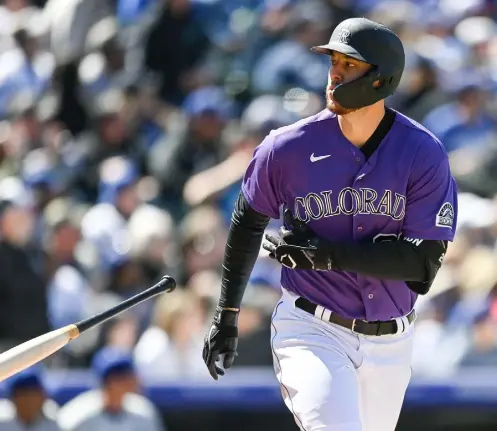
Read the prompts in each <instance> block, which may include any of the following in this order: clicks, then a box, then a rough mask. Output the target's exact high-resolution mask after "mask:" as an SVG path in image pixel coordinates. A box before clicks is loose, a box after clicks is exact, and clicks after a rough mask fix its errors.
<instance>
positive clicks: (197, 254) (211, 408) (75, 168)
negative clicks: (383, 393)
mask: <svg viewBox="0 0 497 431" xmlns="http://www.w3.org/2000/svg"><path fill="white" fill-rule="evenodd" d="M351 16H368V17H370V18H372V19H375V20H378V21H380V22H382V23H384V24H386V25H388V26H390V27H392V28H393V29H394V30H395V31H396V32H397V33H398V34H399V35H400V36H401V38H402V40H403V41H404V43H405V48H406V53H407V66H406V71H405V73H404V76H403V79H402V82H401V86H400V88H399V91H398V92H397V94H395V95H394V96H393V97H391V98H389V100H388V101H387V102H388V104H389V105H390V106H391V107H393V108H395V109H398V110H401V111H402V112H404V113H405V114H407V115H409V116H411V117H412V118H414V119H415V120H416V121H418V122H420V123H421V124H423V125H425V126H426V127H428V128H429V129H431V130H432V131H433V132H434V133H435V134H436V135H437V136H438V137H439V138H440V139H441V140H442V142H443V143H444V145H445V146H446V149H447V151H448V153H449V156H450V159H451V164H452V169H453V173H454V175H455V177H456V179H457V182H458V185H459V191H460V196H459V207H460V214H459V229H458V233H457V237H456V239H455V242H454V243H453V244H452V245H451V247H450V248H449V253H448V255H447V257H446V259H445V264H444V267H443V268H442V270H441V272H440V274H439V276H438V278H437V280H436V283H435V286H434V287H433V289H432V291H431V292H430V294H429V295H427V296H426V297H423V298H421V299H420V300H419V302H418V314H419V318H418V322H417V329H416V344H415V351H414V360H413V380H412V385H411V388H410V389H409V391H408V394H407V398H406V404H405V408H404V411H403V414H402V417H401V420H400V423H399V427H398V429H399V430H400V431H409V430H414V429H419V428H420V427H421V426H423V427H425V428H426V429H428V430H434V431H439V430H457V431H466V430H472V431H473V430H476V431H478V430H487V429H495V427H497V417H496V413H495V411H496V409H495V407H496V406H497V380H496V379H495V374H496V371H497V247H496V240H497V200H496V193H497V136H496V135H497V22H496V20H497V2H495V1H494V0H390V1H382V0H2V1H0V348H1V349H2V351H3V350H5V349H8V348H10V347H12V346H14V345H16V344H18V343H20V342H23V341H25V340H27V339H29V338H31V337H34V336H37V335H39V334H41V333H43V332H46V331H48V330H50V329H52V328H57V327H60V326H62V325H66V324H68V323H72V322H74V321H76V320H79V319H82V318H85V317H87V316H89V315H91V314H93V313H96V312H98V311H99V310H103V309H105V308H108V307H109V306H111V305H113V304H115V303H117V302H119V301H121V300H122V299H123V298H126V297H129V296H131V295H133V294H135V293H137V292H138V291H140V290H142V289H144V288H146V287H148V286H149V285H150V284H151V283H153V282H155V281H156V280H157V279H158V277H160V276H161V275H162V274H164V273H167V274H170V275H172V276H174V277H175V278H176V279H177V281H178V283H179V287H178V289H177V290H176V291H175V292H174V293H173V294H171V295H168V296H167V298H161V299H157V300H156V301H150V302H148V303H146V304H143V305H141V306H139V307H136V308H135V309H133V310H131V311H130V312H129V313H127V314H124V315H122V316H120V317H119V318H118V319H115V320H113V321H112V322H110V323H108V324H106V325H103V326H102V327H101V328H98V329H96V330H93V331H91V332H90V333H88V334H85V335H84V336H83V337H81V338H80V339H78V340H77V341H76V342H74V343H72V344H71V345H70V346H68V347H67V348H66V349H64V351H62V352H60V353H58V354H56V355H54V356H53V357H51V358H50V359H49V360H47V361H45V362H44V364H43V365H44V367H43V370H39V369H36V370H30V372H29V373H27V375H25V376H19V378H18V379H16V381H12V382H8V383H6V384H4V385H3V386H1V391H2V392H1V395H2V397H4V398H3V400H2V403H1V404H0V429H2V430H4V429H5V430H9V429H12V430H14V429H17V428H9V427H10V426H12V427H13V426H14V425H12V423H14V422H13V421H16V420H18V421H19V420H21V419H22V420H23V421H29V420H28V419H29V418H30V417H37V415H38V414H39V413H40V411H43V412H44V413H43V417H44V418H45V419H44V420H46V421H47V424H50V425H47V427H49V426H50V427H53V428H46V429H66V430H83V429H90V428H89V427H91V428H92V430H93V431H100V430H105V431H107V430H110V429H113V428H112V426H115V423H114V422H112V421H111V422H112V424H113V425H112V424H111V422H106V421H109V420H110V419H109V418H106V417H105V414H103V413H102V408H101V407H102V405H103V403H104V400H107V401H108V400H113V401H112V402H113V403H114V404H116V406H120V405H121V406H122V405H125V406H127V407H126V409H125V411H126V412H127V415H126V416H125V417H124V419H123V418H121V419H122V421H123V422H122V423H121V425H120V427H121V428H120V429H133V430H136V429H138V428H143V431H145V428H147V429H151V430H159V429H169V430H171V431H186V430H193V429H195V430H198V429H202V430H203V431H210V430H229V431H231V430H245V431H255V430H257V431H265V430H274V429H278V430H280V431H286V430H296V427H295V425H294V424H293V419H292V418H291V416H290V414H289V413H288V412H287V411H286V409H285V408H284V406H283V404H282V401H281V399H280V398H281V395H280V393H279V389H278V387H277V385H276V383H275V380H274V377H273V374H272V369H271V353H270V350H269V323H268V322H269V317H270V314H271V312H272V307H273V305H274V304H275V301H276V300H277V298H278V296H279V267H278V266H276V265H275V264H274V263H273V262H271V261H270V259H268V258H267V256H266V255H265V254H264V253H263V252H261V254H260V259H259V260H258V262H257V264H256V267H255V269H254V272H253V274H252V278H251V280H250V283H249V287H248V289H247V293H246V295H245V298H244V304H243V310H242V312H241V316H240V336H241V339H240V349H239V356H238V358H237V360H236V363H235V367H234V369H233V370H232V371H233V372H232V373H230V376H228V377H227V378H226V379H225V380H224V383H217V384H214V382H211V381H210V377H209V376H208V373H207V370H206V369H205V367H204V365H203V362H202V359H201V349H202V338H203V335H204V333H205V331H206V327H207V325H208V324H209V320H210V318H211V316H212V309H213V306H214V305H215V303H216V301H217V299H218V295H219V289H220V279H219V275H220V269H221V260H222V257H223V252H224V245H225V240H226V237H227V230H228V227H229V221H230V215H231V210H232V207H233V203H234V200H235V198H236V196H237V194H238V190H239V186H240V182H241V179H242V176H243V173H244V171H245V168H246V166H247V164H248V162H249V160H250V158H251V156H252V152H253V150H254V148H255V147H256V146H257V145H258V144H259V143H260V142H261V140H262V138H263V137H264V136H265V135H266V134H267V133H268V132H269V131H270V130H271V129H274V128H277V127H280V126H282V125H286V124H289V123H291V122H294V121H296V120H298V119H301V118H304V117H306V116H309V115H312V114H314V113H316V112H318V111H320V110H321V109H324V103H323V102H324V97H323V96H324V88H325V86H326V80H327V70H328V60H327V58H326V57H323V56H319V55H315V54H312V53H311V52H310V51H309V48H310V47H311V46H313V45H316V44H321V43H324V42H326V41H327V40H328V38H329V36H330V34H331V31H332V30H333V28H334V27H335V25H336V24H337V23H338V22H340V21H341V20H343V19H345V18H348V17H351ZM278 227H279V222H278V221H274V222H273V223H272V224H271V225H270V226H269V228H268V229H277V228H278ZM101 356H102V357H103V358H104V359H99V358H100V357H101ZM123 370H124V371H123ZM109 373H110V374H109ZM109 376H110V377H109ZM130 390H133V391H135V390H136V391H138V394H136V397H135V398H130V399H129V396H131V395H129V396H128V395H124V394H125V393H127V392H129V391H130ZM140 393H141V395H139V394H140ZM81 397H82V398H81ZM126 400H127V401H126ZM107 401H105V402H107ZM116 408H117V407H116ZM40 409H41V410H40ZM192 413H194V414H192ZM78 415H79V416H78ZM85 418H86V419H88V418H93V419H92V420H94V422H91V421H90V422H91V424H90V422H88V420H86V419H85ZM2 421H4V422H2ZM85 421H86V422H85ZM2 424H4V425H2ZM7 424H11V425H7ZM89 424H90V425H89ZM125 426H130V427H131V428H125Z"/></svg>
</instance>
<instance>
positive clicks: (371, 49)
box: [311, 18, 405, 109]
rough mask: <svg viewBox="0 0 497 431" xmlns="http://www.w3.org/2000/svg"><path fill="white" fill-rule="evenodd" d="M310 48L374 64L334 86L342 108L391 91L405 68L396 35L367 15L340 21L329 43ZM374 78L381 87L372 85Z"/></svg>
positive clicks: (369, 101) (366, 103) (361, 104)
mask: <svg viewBox="0 0 497 431" xmlns="http://www.w3.org/2000/svg"><path fill="white" fill-rule="evenodd" d="M311 50H312V51H314V52H317V53H320V54H327V55H330V53H331V51H337V52H340V53H342V54H345V55H348V56H350V57H353V58H356V59H357V60H361V61H365V62H366V63H369V64H371V65H372V66H373V68H372V69H371V70H370V71H369V72H368V73H367V74H366V75H365V76H363V77H361V78H358V79H356V80H354V81H351V82H348V83H346V84H340V85H338V86H337V87H336V88H335V89H334V90H333V98H334V99H335V100H336V101H337V102H338V103H339V104H340V105H341V106H343V107H344V108H349V109H354V108H355V109H357V108H363V107H364V106H369V105H372V104H374V103H376V102H378V101H379V100H381V99H384V98H386V97H388V96H390V95H392V94H393V93H395V90H396V89H397V87H398V85H399V83H400V78H401V77H402V73H403V72H404V66H405V53H404V47H403V46H402V42H401V40H400V39H399V37H398V36H397V35H396V34H395V33H394V32H393V31H392V30H390V29H389V28H388V27H385V26H384V25H382V24H379V23H377V22H375V21H371V20H369V19H366V18H350V19H347V20H345V21H342V22H341V23H340V24H339V25H338V26H337V27H336V28H335V30H334V31H333V34H332V35H331V38H330V41H329V43H328V44H326V45H321V46H315V47H313V48H311ZM375 81H380V83H381V85H380V87H378V88H374V87H373V83H374V82H375Z"/></svg>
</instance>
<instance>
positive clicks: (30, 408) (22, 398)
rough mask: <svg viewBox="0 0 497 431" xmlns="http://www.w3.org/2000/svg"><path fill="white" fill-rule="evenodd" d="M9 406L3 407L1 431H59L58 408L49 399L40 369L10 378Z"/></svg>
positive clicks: (33, 369) (8, 390) (35, 368)
mask: <svg viewBox="0 0 497 431" xmlns="http://www.w3.org/2000/svg"><path fill="white" fill-rule="evenodd" d="M6 389H7V394H8V397H9V400H10V403H9V404H6V403H3V405H1V406H0V429H1V430H2V431H23V430H28V429H29V430H33V431H60V428H59V426H58V425H57V422H56V412H57V406H56V404H55V403H53V402H50V401H51V400H50V399H49V398H48V397H47V393H46V390H45V387H44V383H43V374H42V370H41V368H40V367H39V366H33V367H31V368H28V369H26V370H23V371H21V372H19V373H17V374H15V375H14V376H12V377H10V378H9V379H7V382H6Z"/></svg>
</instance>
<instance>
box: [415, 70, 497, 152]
mask: <svg viewBox="0 0 497 431" xmlns="http://www.w3.org/2000/svg"><path fill="white" fill-rule="evenodd" d="M468 73H469V75H470V76H469V77H468V79H466V80H461V81H460V82H459V83H457V84H456V85H457V89H455V90H454V91H455V94H456V100H455V101H453V102H450V103H446V104H444V105H441V106H438V107H436V108H435V109H434V110H432V111H431V112H429V113H428V115H427V116H426V117H425V118H424V120H423V125H424V126H426V127H427V128H428V129H429V130H432V131H433V133H434V134H435V135H436V136H437V137H438V138H439V139H440V140H441V141H442V142H443V143H444V146H445V148H446V149H447V152H448V153H449V154H450V153H451V152H453V151H456V150H460V149H468V148H469V149H470V150H471V151H472V152H473V151H478V152H485V151H486V150H487V149H488V148H489V146H490V145H491V143H492V141H493V140H495V127H496V122H495V119H494V118H492V116H491V115H490V114H489V112H488V110H487V103H488V94H486V92H485V87H484V84H485V83H484V82H481V81H480V82H478V77H477V76H475V75H474V72H471V71H470V72H468ZM471 80H473V81H474V80H476V81H477V82H471Z"/></svg>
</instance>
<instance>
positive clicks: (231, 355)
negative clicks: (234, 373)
mask: <svg viewBox="0 0 497 431" xmlns="http://www.w3.org/2000/svg"><path fill="white" fill-rule="evenodd" d="M238 313H239V312H238V311H232V310H225V309H222V308H221V307H217V308H216V312H215V314H214V320H213V322H212V325H211V327H210V329H209V332H208V333H207V334H206V336H205V339H204V349H203V351H202V357H203V359H204V362H205V365H207V369H208V370H209V373H210V375H211V376H212V378H213V379H214V380H218V378H219V376H224V370H227V369H229V368H231V366H232V365H233V361H234V360H235V357H236V356H237V352H236V349H237V347H238V326H237V325H238ZM221 355H224V359H223V364H222V365H223V368H224V370H223V369H222V368H220V367H219V366H217V365H216V363H218V362H219V361H220V360H221Z"/></svg>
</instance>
